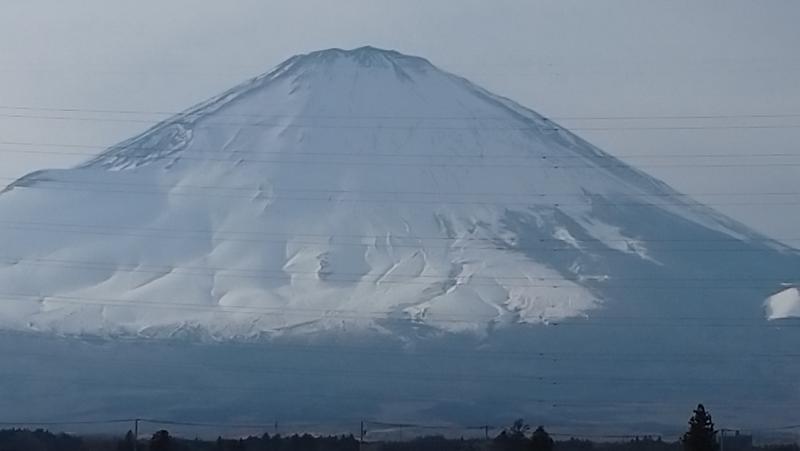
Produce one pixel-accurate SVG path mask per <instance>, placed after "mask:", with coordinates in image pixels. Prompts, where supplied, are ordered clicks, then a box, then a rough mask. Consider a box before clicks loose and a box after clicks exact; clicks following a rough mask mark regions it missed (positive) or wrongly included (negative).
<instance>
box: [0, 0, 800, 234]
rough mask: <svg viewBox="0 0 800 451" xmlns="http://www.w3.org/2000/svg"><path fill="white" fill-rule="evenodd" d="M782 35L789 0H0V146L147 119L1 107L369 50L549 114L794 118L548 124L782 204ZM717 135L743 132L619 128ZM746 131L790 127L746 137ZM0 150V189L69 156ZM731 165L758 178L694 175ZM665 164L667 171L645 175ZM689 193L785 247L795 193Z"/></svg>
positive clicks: (120, 127) (180, 104)
mask: <svg viewBox="0 0 800 451" xmlns="http://www.w3.org/2000/svg"><path fill="white" fill-rule="evenodd" d="M798 23H800V2H798V1H796V0H785V1H780V0H769V1H742V0H717V1H711V0H708V1H700V0H678V1H667V0H647V1H642V0H597V1H589V0H583V1H578V0H547V1H542V0H527V1H526V0H516V1H512V0H491V1H489V0H485V1H477V0H448V1H445V0H403V1H398V0H391V1H389V0H369V1H368V0H359V1H356V0H341V1H330V0H317V1H300V0H292V1H280V2H279V1H267V0H227V1H219V0H215V1H211V0H208V1H206V0H203V1H201V0H138V1H136V2H122V1H108V0H80V1H78V0H74V1H63V0H3V1H2V3H0V141H3V142H29V143H52V144H88V145H110V144H113V143H114V142H116V141H120V140H122V139H124V138H127V137H129V136H130V135H132V134H134V133H136V132H138V131H141V130H142V129H144V128H146V127H147V124H143V123H140V122H125V121H124V120H123V121H119V122H115V121H97V120H93V119H87V120H61V119H55V118H53V117H54V116H55V117H63V116H69V117H83V118H98V117H100V118H117V119H125V118H131V116H130V115H128V116H121V115H109V114H91V113H59V112H46V111H30V110H15V109H9V108H8V107H14V106H17V107H20V106H21V107H45V108H50V107H52V108H78V109H112V110H144V111H179V110H181V109H184V108H185V107H187V106H189V105H191V104H193V103H195V102H197V101H199V100H202V99H204V98H207V97H210V96H211V95H213V94H216V93H218V92H219V91H222V90H224V89H226V88H228V87H230V86H232V85H234V84H236V83H238V82H240V81H242V80H243V79H245V78H247V77H251V76H253V75H256V74H259V73H261V72H265V71H266V70H268V69H269V68H270V67H271V66H274V65H276V64H277V63H279V62H281V61H282V60H284V59H286V58H288V57H289V56H291V55H293V54H296V53H301V52H308V51H312V50H317V49H322V48H329V47H342V48H352V47H358V46H362V45H373V46H377V47H384V48H393V49H396V50H399V51H401V52H404V53H409V54H416V55H419V56H424V57H426V58H428V59H430V60H431V61H432V62H433V63H434V64H436V65H438V66H440V67H442V68H444V69H447V70H449V71H451V72H455V73H458V74H460V75H463V76H465V77H467V78H469V79H471V80H473V81H475V82H477V83H479V84H481V85H483V86H484V87H486V88H488V89H490V90H492V91H494V92H496V93H498V94H502V95H505V96H508V97H511V98H512V99H514V100H517V101H518V102H520V103H522V104H524V105H526V106H528V107H530V108H533V109H534V110H537V111H538V112H540V113H542V114H546V115H550V116H650V117H652V116H664V115H666V116H675V115H677V116H686V115H714V116H716V115H791V114H796V115H797V116H795V117H781V118H776V117H748V118H712V119H697V118H695V119H681V120H677V119H671V120H666V119H657V120H636V121H630V120H628V121H623V120H613V121H612V120H604V121H599V120H592V121H587V120H563V121H561V122H562V123H563V124H564V125H567V126H572V127H575V128H587V127H591V128H598V127H599V128H603V127H605V128H616V130H583V131H579V132H578V133H579V134H580V135H582V136H583V137H585V138H587V139H588V140H589V141H591V142H593V143H595V144H597V145H598V146H600V147H602V148H604V149H605V150H607V151H609V152H611V153H613V154H617V155H631V154H636V155H642V154H644V155H649V156H659V155H661V156H665V155H675V154H686V155H692V154H695V155H696V154H717V155H718V157H716V158H709V159H697V158H694V159H681V158H660V157H659V158H652V157H651V158H626V159H627V160H629V161H631V162H633V163H635V164H638V165H640V166H642V167H643V169H645V170H646V171H648V172H650V173H652V174H654V175H656V176H658V177H661V178H662V179H664V180H666V181H667V182H669V183H670V184H672V185H673V186H675V187H676V188H678V189H679V190H682V191H684V192H687V193H765V192H769V193H792V192H800V167H798V166H793V165H797V164H800V149H798V144H797V143H798V140H799V139H800V82H798V80H800V51H798V44H800V27H798V26H797V24H798ZM12 116H49V117H50V118H49V119H44V118H41V117H38V118H34V117H12ZM134 117H135V118H137V119H142V118H144V119H154V118H155V116H152V115H147V116H134ZM729 125H734V126H745V127H748V128H736V129H730V128H728V129H708V128H700V129H691V130H674V129H672V130H619V128H620V127H640V128H641V127H665V126H666V127H671V126H679V127H682V126H689V127H698V126H699V127H706V126H729ZM762 125H766V126H770V127H772V126H779V127H784V126H789V127H790V128H751V127H752V126H762ZM795 125H796V126H797V127H794V126H795ZM0 149H6V150H0V177H3V179H0V184H3V183H7V182H9V181H10V180H9V179H10V178H12V177H17V176H20V175H23V174H24V173H26V172H28V171H31V170H34V169H40V168H44V167H68V166H70V165H73V164H75V163H77V162H79V161H81V160H82V159H83V157H79V156H74V155H72V156H66V155H52V154H41V153H40V154H36V153H31V152H28V153H18V152H16V153H15V152H8V151H7V150H8V149H16V150H20V149H27V150H33V151H42V150H45V151H69V150H70V149H65V148H58V147H52V146H50V147H48V146H27V147H24V146H14V145H9V144H0ZM71 150H73V151H74V150H75V149H71ZM776 153H782V154H787V153H788V154H792V156H791V157H781V158H777V157H774V156H772V157H770V156H768V155H769V154H776ZM730 154H749V155H753V154H756V155H758V154H761V155H762V157H761V158H741V157H731V156H729V155H730ZM746 162H754V163H757V164H760V165H764V164H770V166H754V167H751V168H742V167H737V168H731V167H708V165H709V164H718V166H724V165H726V164H731V163H732V164H741V163H746ZM687 163H688V164H691V163H697V165H698V167H686V166H687ZM669 164H673V165H674V164H678V165H683V166H681V167H653V165H662V166H663V165H669ZM780 164H785V165H783V166H781V165H780ZM703 165H705V166H704V167H703ZM696 197H697V198H698V199H700V200H702V201H707V202H709V203H711V204H715V206H716V208H718V209H719V210H721V211H723V212H725V213H727V214H729V215H731V216H733V217H735V218H736V219H739V220H741V221H743V222H745V223H747V224H749V225H751V226H753V227H755V228H757V229H759V230H761V231H763V232H766V233H768V234H771V235H773V236H776V237H784V238H800V234H799V233H798V232H797V229H798V226H800V208H798V207H799V206H798V205H797V202H800V196H798V195H770V196H744V197H741V196H739V197H734V196H732V197H718V196H703V195H698V196H696ZM722 203H726V204H732V203H733V204H738V205H718V204H722ZM795 243H796V242H795Z"/></svg>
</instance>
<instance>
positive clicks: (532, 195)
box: [0, 176, 800, 205]
mask: <svg viewBox="0 0 800 451" xmlns="http://www.w3.org/2000/svg"><path fill="white" fill-rule="evenodd" d="M0 180H7V181H9V182H14V181H18V180H20V177H8V176H0ZM41 182H44V183H52V184H63V185H78V186H84V185H85V186H103V187H112V188H113V187H133V188H151V189H165V190H169V191H170V192H175V190H189V192H190V193H191V192H192V191H197V192H198V193H200V194H202V193H206V194H207V193H208V192H209V191H210V192H212V193H213V192H214V191H222V192H225V191H231V192H233V193H240V192H244V193H247V194H250V195H252V194H253V192H254V191H264V190H269V191H270V192H272V193H274V194H276V195H280V194H284V193H304V194H309V193H314V194H324V195H326V196H327V197H326V198H330V196H331V195H334V194H337V195H339V194H358V195H371V196H375V195H383V196H391V198H392V199H394V198H396V197H397V196H409V195H413V196H435V197H494V198H496V197H511V198H515V199H519V198H525V199H546V198H578V199H597V198H601V199H602V198H604V196H603V195H601V194H582V193H576V192H570V193H558V192H538V190H536V189H535V187H528V188H529V189H530V190H531V191H530V192H522V191H516V192H510V191H506V192H503V191H414V190H368V191H367V190H354V189H341V188H338V187H334V188H330V189H321V188H317V189H314V188H279V187H273V186H272V185H268V186H267V187H265V186H263V185H260V184H259V185H250V186H247V185H238V186H234V185H217V184H203V185H194V184H186V183H180V184H174V185H168V184H159V183H140V182H126V181H123V180H115V181H113V182H109V181H102V180H69V179H64V180H58V179H56V178H47V179H43V180H41ZM17 186H20V187H24V186H23V185H17ZM99 191H102V192H106V191H107V189H106V188H102V189H99ZM126 192H128V191H126ZM179 192H183V191H179ZM693 196H697V197H700V196H702V197H733V196H736V197H747V196H800V191H764V192H758V191H755V192H754V191H731V192H725V193H721V192H692V193H683V192H681V193H679V192H662V193H649V194H646V193H631V194H625V197H626V198H633V199H639V198H642V199H649V198H654V199H670V198H676V199H683V198H690V197H693ZM247 197H251V196H247ZM493 200H494V199H493ZM704 205H707V204H704Z"/></svg>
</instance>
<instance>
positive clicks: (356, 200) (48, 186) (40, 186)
mask: <svg viewBox="0 0 800 451" xmlns="http://www.w3.org/2000/svg"><path fill="white" fill-rule="evenodd" d="M798 166H800V163H799V164H798ZM123 183H124V182H123ZM91 184H92V182H80V181H71V180H65V181H59V180H42V181H41V182H39V183H36V184H20V185H14V186H13V188H14V189H25V190H43V191H58V192H64V191H77V192H97V193H101V194H104V195H105V194H119V195H126V196H129V195H150V196H164V197H202V198H233V199H248V200H259V199H270V200H280V201H292V202H322V203H336V204H339V203H341V204H351V203H352V204H386V203H390V204H412V205H440V206H451V205H484V206H510V205H514V206H519V207H528V206H540V207H553V208H559V207H570V206H573V207H574V206H609V207H642V208H652V207H683V206H686V204H685V203H667V202H608V201H596V200H591V201H586V202H544V201H542V200H541V199H542V197H540V196H536V195H533V196H531V197H532V199H531V200H529V201H523V200H510V201H509V200H492V201H487V200H452V199H449V200H443V199H402V198H399V196H400V195H402V192H396V193H395V195H394V196H391V197H388V198H377V199H365V198H361V197H350V198H347V197H342V196H337V197H334V196H333V195H331V194H329V195H327V196H321V197H303V196H286V195H271V196H269V197H267V196H264V195H263V193H262V192H261V191H260V190H257V189H256V188H253V191H254V192H253V193H252V194H250V195H242V194H225V193H222V194H220V193H202V192H185V191H176V190H173V189H170V190H169V191H155V190H149V191H148V190H144V191H137V190H130V189H98V188H91V187H90V188H84V187H80V185H91ZM52 185H56V186H52ZM58 185H68V186H67V187H64V186H58ZM69 185H79V187H77V188H76V187H74V186H69ZM142 186H144V185H142ZM358 193H359V194H362V195H365V196H366V195H370V194H371V193H370V192H369V191H361V192H358ZM262 196H263V197H262ZM676 197H677V196H676ZM798 204H800V200H787V201H784V200H778V201H755V200H754V201H747V202H741V201H739V202H704V203H703V204H702V205H703V206H706V207H722V206H747V205H751V206H752V205H755V206H769V205H777V206H781V205H783V206H785V205H798Z"/></svg>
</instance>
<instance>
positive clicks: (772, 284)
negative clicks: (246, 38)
mask: <svg viewBox="0 0 800 451" xmlns="http://www.w3.org/2000/svg"><path fill="white" fill-rule="evenodd" d="M0 262H2V263H5V264H6V265H9V266H20V265H22V266H36V267H53V268H63V269H71V270H86V271H100V272H107V271H111V272H114V273H131V274H155V275H164V274H169V275H170V276H171V277H173V276H175V277H214V278H215V279H219V278H235V279H251V280H285V279H287V278H291V279H292V280H293V281H296V282H325V283H334V282H352V283H374V284H376V285H384V284H386V285H391V284H400V285H432V284H436V283H451V282H453V281H454V280H456V281H458V282H459V283H465V284H466V283H468V284H469V286H496V285H498V284H502V285H503V286H506V287H522V288H536V287H538V288H563V289H583V287H580V286H577V285H576V284H578V283H586V284H598V285H607V286H610V287H614V288H646V289H651V290H664V289H666V290H676V289H677V290H683V289H707V290H736V289H756V288H764V289H771V288H780V287H781V286H786V285H785V284H789V283H791V282H792V281H791V279H785V278H771V279H770V278H748V277H744V278H743V277H739V278H733V277H732V278H666V279H659V278H653V277H649V278H625V277H621V278H613V279H608V280H603V279H600V278H595V279H591V278H589V279H585V280H577V279H568V278H564V277H536V276H502V275H498V276H492V275H480V274H465V275H463V276H461V275H459V276H456V277H454V278H447V277H444V276H434V275H429V274H423V275H409V274H405V275H404V274H383V275H381V274H368V275H365V274H358V273H347V272H345V273H341V272H336V271H333V272H330V273H323V274H320V272H319V271H297V270H292V269H234V268H222V267H218V268H213V267H192V266H189V267H183V266H169V265H166V266H153V265H139V264H132V265H120V264H114V263H109V262H105V263H103V262H91V261H80V260H66V259H47V258H32V259H21V258H0ZM1 268H2V267H0V269H1ZM298 275H300V276H307V277H296V276H298ZM798 277H800V276H798ZM798 280H800V279H798ZM476 281H477V282H476ZM617 281H622V282H623V283H621V284H620V283H617ZM629 281H646V282H653V281H657V282H660V284H652V283H644V284H642V283H638V284H637V283H633V284H631V283H627V284H626V282H629ZM537 282H538V283H537ZM558 282H561V283H558ZM694 282H702V283H694ZM709 282H710V283H709ZM755 282H761V283H760V284H758V283H755ZM321 311H326V312H330V311H331V310H330V309H322V310H321Z"/></svg>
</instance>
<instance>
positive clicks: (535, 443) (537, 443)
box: [530, 426, 554, 451]
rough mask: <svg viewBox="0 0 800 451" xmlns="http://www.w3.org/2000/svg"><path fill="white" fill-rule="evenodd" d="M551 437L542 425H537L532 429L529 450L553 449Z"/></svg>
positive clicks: (545, 450) (544, 450) (548, 450)
mask: <svg viewBox="0 0 800 451" xmlns="http://www.w3.org/2000/svg"><path fill="white" fill-rule="evenodd" d="M553 445H554V442H553V438H552V437H550V434H548V433H547V431H545V430H544V427H543V426H539V427H538V428H536V430H535V431H533V435H532V436H531V446H530V449H531V451H553Z"/></svg>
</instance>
